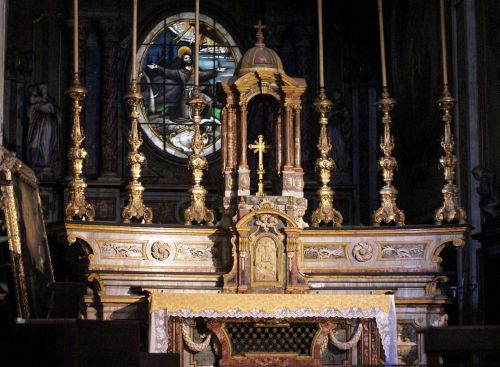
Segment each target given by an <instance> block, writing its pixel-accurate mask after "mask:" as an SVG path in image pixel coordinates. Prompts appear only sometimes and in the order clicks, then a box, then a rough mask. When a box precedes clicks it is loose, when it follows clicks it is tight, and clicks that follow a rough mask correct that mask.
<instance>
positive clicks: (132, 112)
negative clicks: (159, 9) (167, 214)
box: [122, 0, 153, 223]
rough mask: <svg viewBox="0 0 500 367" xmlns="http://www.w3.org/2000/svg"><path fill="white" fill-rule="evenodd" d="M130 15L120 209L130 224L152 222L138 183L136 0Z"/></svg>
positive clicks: (141, 159)
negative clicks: (126, 179)
mask: <svg viewBox="0 0 500 367" xmlns="http://www.w3.org/2000/svg"><path fill="white" fill-rule="evenodd" d="M132 14H133V15H132V63H131V64H132V70H131V73H132V78H131V79H132V83H131V86H130V92H129V93H128V94H127V95H126V96H125V101H126V103H127V107H128V109H129V116H130V132H129V134H128V143H129V144H130V152H129V154H128V163H129V164H130V177H131V181H130V183H129V184H128V185H127V191H128V195H129V199H128V204H127V205H126V206H125V207H124V208H123V209H122V220H123V222H124V223H130V222H132V221H133V222H142V223H151V222H152V221H153V212H152V210H151V208H148V207H147V206H146V205H144V202H143V199H142V194H143V192H144V186H142V183H141V182H140V181H139V179H140V178H141V167H142V165H144V164H146V157H145V156H144V154H143V153H142V152H140V151H139V148H140V147H141V145H142V137H141V134H140V132H139V127H138V122H137V120H138V118H139V108H140V107H141V106H142V103H143V98H142V94H141V93H140V92H139V90H138V87H137V80H136V76H137V70H136V68H137V67H136V62H135V60H136V50H137V45H136V40H137V0H134V1H133V9H132Z"/></svg>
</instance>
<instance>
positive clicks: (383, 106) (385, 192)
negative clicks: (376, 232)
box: [373, 87, 405, 226]
mask: <svg viewBox="0 0 500 367" xmlns="http://www.w3.org/2000/svg"><path fill="white" fill-rule="evenodd" d="M395 105H396V101H395V100H394V98H392V97H391V96H390V95H389V91H388V89H387V87H383V88H382V96H381V98H380V99H379V100H378V101H377V109H378V110H379V111H381V112H382V113H383V115H382V124H383V125H384V133H383V136H382V138H381V140H380V149H382V152H383V153H384V156H383V157H380V159H379V160H378V165H379V167H380V168H381V169H382V177H383V180H384V182H385V185H384V187H382V189H381V190H380V191H379V193H380V201H381V203H380V207H379V208H378V209H377V210H375V212H374V213H373V225H374V226H379V225H380V223H381V222H385V223H387V224H389V223H391V222H395V223H396V224H397V225H398V226H404V225H405V215H404V213H403V211H402V210H401V209H399V208H398V207H397V204H396V198H397V196H398V190H396V188H395V187H394V186H393V185H392V181H393V179H394V170H395V169H396V167H397V166H398V162H397V160H396V158H394V157H393V156H392V155H391V154H392V151H393V150H394V147H395V144H394V137H393V136H392V135H391V116H390V114H389V112H390V111H391V110H392V109H393V108H394V106H395Z"/></svg>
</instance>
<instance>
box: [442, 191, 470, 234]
mask: <svg viewBox="0 0 500 367" xmlns="http://www.w3.org/2000/svg"><path fill="white" fill-rule="evenodd" d="M441 192H442V193H443V205H442V206H441V207H440V208H439V209H437V210H436V212H435V213H434V220H435V221H436V224H437V225H438V226H439V225H441V224H443V221H446V222H453V221H457V222H458V223H459V224H465V223H466V221H467V214H466V212H465V210H464V209H463V208H461V207H460V206H459V205H458V194H459V192H460V190H459V189H458V187H456V186H455V185H454V184H452V183H448V184H446V185H445V186H444V187H443V189H442V190H441Z"/></svg>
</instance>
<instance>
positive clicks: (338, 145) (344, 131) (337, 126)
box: [328, 90, 352, 172]
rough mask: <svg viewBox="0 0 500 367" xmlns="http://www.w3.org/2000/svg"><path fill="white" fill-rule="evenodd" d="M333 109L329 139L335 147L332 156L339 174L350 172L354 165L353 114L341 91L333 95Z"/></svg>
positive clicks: (329, 118) (334, 92) (330, 117)
mask: <svg viewBox="0 0 500 367" xmlns="http://www.w3.org/2000/svg"><path fill="white" fill-rule="evenodd" d="M332 101H333V108H332V110H331V111H330V113H329V114H328V138H329V140H330V143H331V144H332V146H333V149H332V150H331V151H330V155H331V157H332V158H334V159H335V163H336V165H337V172H349V171H350V170H351V168H352V167H351V163H352V156H351V154H352V124H351V113H350V112H349V109H348V108H347V106H346V105H345V104H344V103H343V102H342V95H341V93H340V91H339V90H334V91H333V94H332Z"/></svg>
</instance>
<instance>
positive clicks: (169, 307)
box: [51, 1, 468, 367]
mask: <svg viewBox="0 0 500 367" xmlns="http://www.w3.org/2000/svg"><path fill="white" fill-rule="evenodd" d="M318 3H319V4H320V6H321V1H319V2H318ZM319 9H321V8H319ZM134 14H135V16H136V12H135V13H134ZM197 14H198V10H197ZM319 15H320V16H319V19H320V21H319V24H320V32H319V34H320V36H322V30H321V11H319ZM197 27H198V26H197ZM263 28H264V26H263V25H262V24H261V23H260V22H259V24H258V25H257V26H256V29H257V37H256V42H255V45H254V47H252V48H251V49H249V50H248V51H247V52H246V53H245V54H244V56H243V57H242V59H241V60H240V61H239V64H238V68H237V70H236V73H235V75H233V76H231V77H223V78H222V79H221V83H220V86H219V92H220V93H221V94H223V95H224V98H225V104H224V106H223V108H222V112H221V167H220V177H221V182H222V184H221V190H220V200H219V208H218V209H219V212H220V216H217V212H216V211H215V210H214V208H209V207H208V206H207V204H206V202H205V198H206V195H207V190H206V189H205V188H204V187H203V175H204V171H205V170H206V168H207V164H208V162H207V159H206V158H205V157H204V156H203V154H201V153H202V151H203V147H204V136H203V134H202V133H201V132H200V123H201V118H200V115H201V111H202V110H203V109H204V106H205V104H204V103H205V102H204V99H203V95H202V94H201V92H200V90H199V85H198V74H197V72H198V71H197V69H198V65H197V57H198V55H197V52H198V48H199V44H198V43H197V44H196V47H195V51H196V55H195V75H194V87H193V90H192V91H191V92H192V94H191V98H190V99H189V100H188V105H189V108H190V111H191V113H192V117H193V128H192V133H193V136H192V142H191V145H192V154H191V155H190V157H189V160H188V165H189V168H190V169H191V171H192V177H193V184H192V186H191V188H190V190H189V195H190V205H189V207H188V208H187V209H186V210H185V212H184V225H159V224H153V223H154V218H152V211H151V209H150V208H148V207H147V206H146V205H145V204H144V202H143V200H142V193H143V191H144V187H143V186H142V184H141V182H140V178H141V167H142V165H143V164H144V162H145V161H146V157H145V156H144V155H143V154H142V153H141V152H140V147H141V145H142V137H141V134H140V132H139V130H138V126H137V121H138V116H139V114H140V113H141V106H142V96H141V93H140V91H139V90H138V87H137V84H136V82H137V80H136V79H137V70H136V67H135V62H136V61H137V60H136V59H135V57H134V56H133V62H132V78H131V79H132V80H131V88H130V93H129V94H128V95H127V96H126V100H127V105H128V108H129V111H130V119H131V130H130V134H129V140H128V141H129V144H130V153H129V159H128V160H129V164H130V170H131V171H130V177H131V181H130V183H129V185H128V186H127V191H128V195H129V201H128V203H127V205H125V207H124V208H123V211H122V219H123V221H122V223H104V222H102V223H100V222H94V221H93V216H94V214H93V208H92V206H91V205H90V204H88V203H87V202H86V199H85V194H84V192H85V188H86V184H85V182H84V180H83V179H82V177H81V174H82V161H83V160H84V159H85V157H86V154H87V153H86V151H85V150H84V149H83V148H82V147H81V146H80V144H81V143H82V141H83V134H82V132H81V131H80V127H79V120H78V118H79V113H80V110H81V107H80V105H79V103H80V100H81V99H83V98H84V97H85V89H84V88H82V86H81V85H80V84H79V81H78V74H77V73H76V78H75V80H74V84H73V86H72V88H71V89H70V91H69V92H70V96H71V98H72V99H73V112H74V116H75V117H74V125H73V132H72V138H73V142H74V146H73V148H72V150H71V151H70V160H71V161H72V165H73V166H72V167H73V180H72V181H71V183H70V185H69V198H68V201H69V202H68V205H67V206H66V221H65V222H64V223H62V224H59V225H56V226H53V227H52V228H51V233H52V235H53V236H56V237H57V238H58V240H59V243H60V244H61V245H63V246H69V247H68V253H69V258H71V259H72V260H73V270H74V272H75V273H76V274H78V275H79V276H84V277H85V280H86V281H87V282H88V284H89V285H90V291H89V292H88V293H87V294H86V296H85V304H86V311H85V315H84V316H85V317H86V318H88V319H105V320H108V319H110V320H113V319H139V320H141V321H142V323H143V326H144V334H147V335H149V340H148V345H149V351H150V352H153V353H164V352H176V353H180V355H181V361H182V365H183V366H186V367H187V366H216V365H217V366H255V365H260V366H275V365H279V366H324V365H325V366H326V365H346V364H354V365H355V364H358V365H378V364H396V363H400V364H406V363H407V358H408V356H409V355H410V354H411V356H412V357H411V361H412V363H425V362H426V357H425V354H424V352H423V340H422V338H421V337H420V336H418V335H417V333H416V330H417V329H418V328H421V327H427V326H435V325H440V324H442V323H443V320H444V319H445V318H446V316H445V309H444V308H445V306H446V305H448V304H449V303H450V299H449V298H448V297H447V296H446V294H445V292H443V284H445V283H446V282H447V281H448V276H447V273H444V272H443V270H442V267H441V261H442V259H441V257H440V253H441V251H442V250H443V249H444V248H445V247H446V246H448V245H450V246H454V247H457V248H458V247H462V246H464V245H465V239H466V236H467V234H468V226H467V225H466V224H465V214H464V210H463V209H462V208H460V207H459V206H458V189H457V188H456V186H454V184H453V179H454V166H455V164H456V159H455V158H454V156H453V136H452V135H451V133H450V125H449V123H450V120H451V115H450V110H451V108H452V107H453V103H454V102H453V101H454V100H453V98H452V97H451V95H449V94H446V93H445V92H446V91H447V86H446V88H445V91H444V92H443V97H442V99H440V108H441V109H442V110H443V112H444V115H445V117H444V118H443V121H444V122H445V124H446V125H445V126H446V130H445V137H444V138H443V139H444V140H443V143H442V146H443V148H444V149H445V155H444V156H443V157H442V159H441V164H442V165H443V168H444V169H445V180H446V185H445V187H444V188H443V189H442V193H443V206H442V207H441V208H439V209H438V210H437V211H436V215H435V219H436V224H435V225H418V226H412V225H405V216H404V213H403V211H402V210H400V209H399V208H398V207H397V200H396V199H397V194H398V192H397V190H396V189H395V187H394V185H393V176H394V171H395V169H396V166H397V162H396V159H395V158H394V157H393V156H392V151H393V149H394V145H395V143H394V138H393V137H392V135H391V131H390V123H391V119H390V111H391V109H392V108H393V107H394V104H395V101H394V100H393V99H392V97H390V95H389V92H388V88H387V82H386V80H385V79H384V81H383V89H382V94H381V98H380V99H379V100H378V101H377V108H378V109H379V110H380V111H381V113H382V123H383V136H382V139H381V143H380V147H381V150H382V153H383V156H382V157H381V158H380V160H379V166H380V169H381V171H382V176H383V181H384V186H383V187H382V189H381V190H380V201H381V205H380V208H379V209H377V210H376V211H375V213H374V215H373V225H372V226H365V227H363V226H358V227H350V226H344V225H343V224H342V221H343V217H342V213H341V212H340V211H339V210H337V209H336V208H335V200H334V198H335V192H334V190H333V189H332V188H331V187H330V186H331V185H330V178H331V173H332V171H334V169H335V161H334V159H332V158H331V157H330V155H329V152H330V150H331V149H332V146H331V142H330V141H329V139H328V136H327V134H326V126H327V124H328V119H327V113H328V112H329V111H330V110H331V109H332V107H333V104H332V103H331V102H330V101H329V100H328V99H327V97H326V93H325V90H324V84H323V83H324V81H323V80H322V79H323V77H322V72H323V66H322V64H321V67H320V71H321V75H320V77H321V78H320V92H319V96H318V99H317V100H316V101H315V102H314V106H315V108H316V110H317V112H318V115H319V124H320V133H319V137H318V145H317V147H318V154H317V156H318V158H317V160H316V168H317V170H318V173H319V176H320V181H321V184H320V187H318V191H317V195H318V198H319V200H318V202H319V204H318V207H317V208H310V209H312V213H311V216H310V220H306V219H305V214H306V211H307V208H308V202H307V200H306V199H305V197H304V192H303V189H304V171H303V167H302V164H301V162H302V158H301V126H300V125H301V117H300V114H301V109H302V101H301V96H302V94H303V92H304V91H305V89H306V82H305V81H304V79H301V78H293V77H290V76H289V75H287V74H286V72H285V70H284V69H283V63H282V62H281V60H280V58H279V56H278V54H277V53H276V52H275V51H273V50H271V49H270V48H267V47H266V45H265V43H264V34H263V31H262V30H263ZM381 33H382V36H381V37H382V38H383V32H381ZM133 35H135V34H134V33H133ZM196 40H197V42H198V41H199V39H198V37H196ZM135 42H136V40H135V39H134V38H133V46H134V45H135ZM382 46H383V42H382ZM135 51H136V50H135V49H133V52H132V55H136V52H135ZM383 52H384V50H383V47H382V55H383ZM320 61H321V63H322V44H321V41H320ZM384 62H385V61H384V58H383V60H382V65H383V68H385V64H384ZM383 75H384V77H385V69H384V73H383ZM262 98H265V99H266V101H267V102H266V103H268V104H269V106H270V109H271V110H272V115H273V123H272V124H271V125H270V126H264V127H263V128H262V131H258V135H257V136H256V137H255V140H254V141H252V140H253V139H252V140H250V139H249V136H248V119H247V115H248V108H249V105H251V104H252V103H254V101H255V100H258V99H262ZM269 141H273V142H274V144H272V145H270V144H269V143H268V142H269ZM450 147H451V148H450ZM252 152H253V153H254V154H255V157H256V159H254V160H249V159H248V157H249V154H251V153H252ZM391 224H395V225H396V226H392V225H391Z"/></svg>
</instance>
